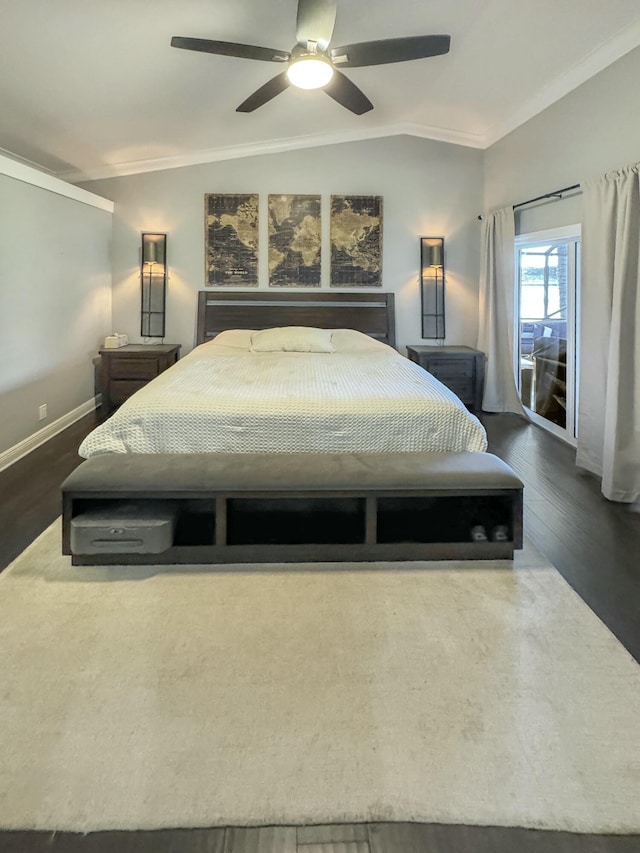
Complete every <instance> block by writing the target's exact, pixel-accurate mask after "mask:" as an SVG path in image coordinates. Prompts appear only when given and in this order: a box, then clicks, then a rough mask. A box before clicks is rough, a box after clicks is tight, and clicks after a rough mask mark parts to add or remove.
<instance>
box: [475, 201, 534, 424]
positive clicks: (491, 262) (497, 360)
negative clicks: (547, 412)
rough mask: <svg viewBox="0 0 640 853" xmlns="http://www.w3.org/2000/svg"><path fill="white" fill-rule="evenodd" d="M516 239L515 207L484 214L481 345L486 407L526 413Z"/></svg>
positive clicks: (489, 410) (497, 410)
mask: <svg viewBox="0 0 640 853" xmlns="http://www.w3.org/2000/svg"><path fill="white" fill-rule="evenodd" d="M514 241H515V224H514V216H513V208H512V207H504V208H502V210H495V211H492V212H491V213H485V214H483V217H482V253H481V258H480V326H479V333H478V349H480V350H482V351H483V352H484V353H485V355H486V357H487V363H486V369H485V387H484V397H483V400H482V408H483V409H484V411H486V412H516V413H517V414H519V415H524V414H525V412H524V409H523V407H522V403H521V402H520V397H519V395H518V389H517V386H516V380H515V375H514V331H515V293H514V289H515V280H514V274H515V271H514V263H513V253H514V248H513V247H514Z"/></svg>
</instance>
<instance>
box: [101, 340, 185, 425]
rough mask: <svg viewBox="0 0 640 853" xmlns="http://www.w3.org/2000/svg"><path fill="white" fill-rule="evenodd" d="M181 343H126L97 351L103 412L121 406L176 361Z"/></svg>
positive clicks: (108, 411)
mask: <svg viewBox="0 0 640 853" xmlns="http://www.w3.org/2000/svg"><path fill="white" fill-rule="evenodd" d="M179 353H180V344H126V345H125V346H121V347H116V348H113V349H112V348H111V347H107V348H105V349H101V350H100V356H101V362H102V363H101V387H100V390H101V391H102V412H103V413H104V414H106V415H108V414H109V413H110V412H111V410H112V409H113V408H114V406H118V405H120V403H124V401H125V400H127V399H128V398H129V397H130V396H131V395H132V394H134V393H135V392H136V391H138V389H140V388H142V387H143V386H144V385H146V384H147V382H150V381H151V380H152V379H155V377H156V376H158V374H160V373H162V372H163V371H165V370H167V368H169V367H171V365H172V364H175V363H176V361H177V360H178V355H179Z"/></svg>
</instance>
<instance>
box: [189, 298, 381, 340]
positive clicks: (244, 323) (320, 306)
mask: <svg viewBox="0 0 640 853" xmlns="http://www.w3.org/2000/svg"><path fill="white" fill-rule="evenodd" d="M278 326H314V327H316V328H320V329H355V330H356V331H358V332H363V333H364V334H366V335H370V336H371V337H373V338H376V339H377V340H379V341H382V343H385V344H389V345H390V346H392V347H394V346H395V343H396V327H395V314H394V301H393V293H362V292H358V293H344V292H340V293H327V292H315V293H308V292H299V291H295V292H294V291H289V292H282V293H280V292H278V293H274V292H273V291H271V290H269V291H258V290H255V291H253V292H251V293H248V292H247V291H241V292H233V291H220V290H201V291H200V292H199V294H198V336H197V343H199V344H202V343H205V342H206V341H209V340H211V338H213V337H215V335H217V334H218V333H219V332H222V331H224V330H225V329H268V328H272V327H278Z"/></svg>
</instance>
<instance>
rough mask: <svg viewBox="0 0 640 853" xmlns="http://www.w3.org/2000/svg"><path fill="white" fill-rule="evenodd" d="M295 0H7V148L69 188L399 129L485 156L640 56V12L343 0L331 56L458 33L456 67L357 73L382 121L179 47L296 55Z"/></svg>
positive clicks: (609, 5)
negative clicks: (279, 88)
mask: <svg viewBox="0 0 640 853" xmlns="http://www.w3.org/2000/svg"><path fill="white" fill-rule="evenodd" d="M296 7H297V0H180V2H177V0H154V2H149V0H109V2H105V0H20V2H18V0H0V149H4V151H5V152H7V153H9V154H11V155H13V156H15V157H18V158H20V159H23V160H25V161H27V162H30V163H32V164H34V165H37V166H38V167H40V168H42V169H45V170H47V171H50V172H52V173H53V174H57V175H58V176H60V177H65V178H67V179H69V180H81V179H83V178H86V179H90V178H97V177H104V176H108V175H115V174H131V173H133V172H139V171H148V170H151V169H156V168H165V167H168V166H173V165H181V164H187V163H195V162H207V161H209V160H218V159H223V158H227V157H237V156H241V155H244V154H251V153H258V152H265V151H284V150H289V149H291V148H296V147H303V146H309V145H316V144H323V143H331V142H339V141H344V140H353V139H364V138H371V137H375V136H386V135H393V134H398V133H410V134H414V135H417V136H423V137H425V138H431V139H439V140H444V141H449V142H456V143H459V144H462V145H468V146H471V147H476V148H485V147H487V146H488V145H490V144H492V143H493V142H494V141H496V140H497V139H499V138H501V137H502V136H504V135H505V134H506V133H508V132H509V131H511V130H512V129H514V128H515V127H517V126H519V125H520V124H522V123H523V122H524V121H526V120H527V119H528V118H530V117H531V116H533V115H535V114H537V113H538V112H540V111H541V110H542V109H544V108H545V107H547V106H548V105H549V104H551V103H553V102H554V101H556V100H557V99H558V98H560V97H562V96H563V95H564V94H566V93H567V92H569V91H571V90H572V89H574V88H575V87H576V86H578V85H580V84H581V83H583V82H584V81H585V80H587V79H589V78H590V77H591V76H593V75H594V74H596V73H598V72H599V71H600V70H602V69H603V68H605V67H606V66H607V65H609V64H611V63H612V62H614V61H615V60H616V59H618V58H620V57H621V56H622V55H624V54H625V53H627V52H628V51H629V50H632V49H634V48H635V47H637V46H638V45H640V3H638V0H607V2H606V3H605V2H602V0H535V2H531V0H455V2H452V0H392V2H388V0H338V13H337V19H336V24H335V30H334V36H333V39H332V44H335V45H340V44H350V43H353V42H361V41H369V40H377V39H387V38H392V37H396V36H408V35H418V34H431V33H434V34H439V33H446V34H449V35H451V50H450V52H449V53H448V54H446V55H444V56H438V57H433V58H429V59H419V60H414V61H410V62H402V63H397V64H391V65H382V66H377V67H368V68H352V69H346V70H345V74H347V76H349V77H350V78H351V80H352V81H353V82H354V83H356V85H357V86H359V87H360V88H361V89H362V90H363V91H364V92H365V93H366V94H367V96H368V97H369V98H370V100H371V101H372V102H373V104H374V109H373V110H371V111H370V112H367V113H366V114H365V115H362V116H356V115H354V114H353V113H350V112H349V111H348V110H345V109H344V108H343V107H341V106H340V105H339V104H337V103H336V102H335V101H333V100H332V99H331V98H328V97H327V96H326V94H325V93H323V92H322V91H302V90H299V89H295V88H293V87H291V88H289V89H287V90H286V91H285V92H283V93H282V94H281V95H279V96H278V97H277V98H275V99H274V100H273V101H270V102H269V103H268V104H265V105H264V106H262V107H261V108H260V109H258V110H256V111H255V112H253V113H248V114H243V113H238V112H236V111H235V110H236V107H237V106H238V105H239V104H240V103H241V102H242V101H243V100H244V99H245V98H246V97H247V96H248V95H249V94H250V93H251V92H253V91H254V90H255V89H257V88H258V87H259V86H261V85H262V84H263V83H266V81H267V80H269V79H270V77H272V76H273V75H274V74H275V73H277V72H278V70H279V68H275V67H274V66H273V65H272V64H270V63H266V62H258V61H249V60H245V59H238V58H234V57H228V56H214V55H211V54H206V53H194V52H190V51H184V50H176V49H175V48H172V47H171V46H170V41H171V37H172V36H174V35H178V36H192V37H198V38H207V39H218V40H225V41H233V42H241V43H245V44H255V45H266V46H268V47H273V48H278V49H282V50H284V51H289V50H291V48H292V47H293V45H294V44H295V40H296V38H295V36H296Z"/></svg>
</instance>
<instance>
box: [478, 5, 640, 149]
mask: <svg viewBox="0 0 640 853" xmlns="http://www.w3.org/2000/svg"><path fill="white" fill-rule="evenodd" d="M638 46H640V20H638V21H637V22H636V23H635V24H632V25H631V26H628V27H624V29H622V30H620V31H619V32H618V33H617V34H616V35H614V36H612V37H611V38H610V39H609V40H608V41H606V42H605V43H604V44H602V45H600V47H598V48H596V49H595V50H593V51H592V52H591V53H590V54H589V55H588V56H587V57H586V58H585V59H583V60H582V61H581V62H578V63H577V64H576V65H574V66H573V68H570V69H569V71H567V72H566V73H565V74H562V75H561V76H560V77H557V78H556V79H555V80H554V81H553V82H552V83H551V84H550V85H548V86H545V88H544V89H542V91H540V92H539V93H538V94H537V95H535V97H533V98H530V99H529V100H528V101H526V103H524V104H522V105H521V106H520V107H519V109H517V110H516V111H515V112H514V113H513V114H512V115H511V116H510V117H509V119H508V120H507V121H506V122H503V123H502V124H500V125H496V126H495V127H494V128H493V129H492V130H490V131H488V132H487V133H486V135H485V137H484V145H483V147H484V148H489V147H490V146H491V145H493V144H494V143H496V142H498V141H499V140H500V139H502V138H503V137H504V136H507V134H509V133H511V132H512V131H514V130H515V129H516V128H518V127H520V125H522V124H524V123H525V122H527V121H529V119H532V118H533V117H534V116H537V115H539V113H541V112H543V111H544V110H546V109H547V108H548V107H550V106H551V105H552V104H555V103H556V101H559V100H560V99H561V98H564V97H565V95H568V94H569V93H570V92H573V91H574V89H577V88H578V87H579V86H582V84H583V83H586V82H587V81H588V80H590V79H591V78H592V77H595V75H596V74H599V73H600V72H601V71H604V69H605V68H608V67H609V66H610V65H613V63H614V62H617V61H618V60H619V59H621V58H622V57H623V56H625V55H626V54H627V53H629V52H630V51H632V50H634V49H635V48H636V47H638Z"/></svg>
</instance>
